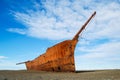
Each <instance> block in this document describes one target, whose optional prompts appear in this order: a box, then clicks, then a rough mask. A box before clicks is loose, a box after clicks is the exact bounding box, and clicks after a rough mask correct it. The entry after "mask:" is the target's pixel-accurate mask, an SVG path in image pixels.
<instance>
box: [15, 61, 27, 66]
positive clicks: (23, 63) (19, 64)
mask: <svg viewBox="0 0 120 80" xmlns="http://www.w3.org/2000/svg"><path fill="white" fill-rule="evenodd" d="M27 62H29V61H25V62H20V63H16V65H20V64H24V63H27Z"/></svg>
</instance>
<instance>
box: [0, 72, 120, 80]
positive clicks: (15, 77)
mask: <svg viewBox="0 0 120 80" xmlns="http://www.w3.org/2000/svg"><path fill="white" fill-rule="evenodd" d="M0 80H120V70H93V71H77V72H76V73H71V72H70V73H69V72H44V71H26V70H19V71H8V70H1V71H0Z"/></svg>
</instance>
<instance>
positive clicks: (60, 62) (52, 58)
mask: <svg viewBox="0 0 120 80" xmlns="http://www.w3.org/2000/svg"><path fill="white" fill-rule="evenodd" d="M95 14H96V12H94V13H93V14H92V15H91V16H90V18H89V19H88V20H87V21H86V22H85V24H84V25H83V26H82V27H81V29H80V30H79V31H78V32H77V34H76V35H75V36H74V37H73V39H71V40H65V41H63V42H60V43H58V44H56V45H54V46H52V47H49V48H48V49H47V50H46V52H45V53H44V54H42V55H40V56H38V57H37V58H35V59H34V60H31V61H26V62H21V63H17V65H18V64H23V63H25V65H26V68H27V70H37V71H61V72H68V71H69V72H75V61H74V51H75V47H76V44H77V42H78V38H79V34H80V33H81V32H82V31H83V30H84V29H85V27H86V25H87V24H88V23H89V22H90V20H91V19H92V18H93V17H94V16H95Z"/></svg>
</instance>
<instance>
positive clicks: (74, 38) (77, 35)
mask: <svg viewBox="0 0 120 80" xmlns="http://www.w3.org/2000/svg"><path fill="white" fill-rule="evenodd" d="M95 14H96V11H95V12H94V13H93V14H92V15H91V17H90V18H89V19H88V20H87V21H86V22H85V24H84V25H83V26H82V28H81V29H80V30H79V31H78V32H77V34H76V35H75V36H74V37H73V39H72V40H78V37H79V34H80V33H81V32H82V31H83V30H84V29H85V27H86V25H87V24H88V23H89V22H90V20H91V19H92V18H93V17H94V16H95Z"/></svg>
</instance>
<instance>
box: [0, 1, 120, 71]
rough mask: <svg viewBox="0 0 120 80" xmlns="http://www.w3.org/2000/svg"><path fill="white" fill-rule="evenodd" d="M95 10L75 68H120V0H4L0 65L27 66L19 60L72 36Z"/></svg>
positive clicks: (0, 15) (0, 13)
mask: <svg viewBox="0 0 120 80" xmlns="http://www.w3.org/2000/svg"><path fill="white" fill-rule="evenodd" d="M94 11H96V12H97V14H96V16H95V17H94V18H93V19H92V21H91V22H90V23H89V24H88V25H87V28H86V29H85V30H84V31H83V32H82V34H80V38H79V42H78V44H77V47H76V49H75V65H76V70H91V69H120V51H119V50H120V0H114V1H113V0H86V1H85V0H19V1H18V0H1V1H0V70H3V69H14V70H19V69H26V68H25V65H24V64H22V65H16V63H18V62H23V61H27V60H32V59H34V58H36V57H37V56H39V55H41V54H43V53H44V52H45V51H46V49H47V48H48V47H51V46H52V45H54V44H56V43H58V42H61V41H63V40H67V39H72V38H73V36H74V35H75V33H76V32H77V31H78V30H79V29H80V27H81V26H82V25H83V24H84V22H85V21H86V20H87V19H88V18H89V17H90V16H91V14H92V13H93V12H94Z"/></svg>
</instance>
